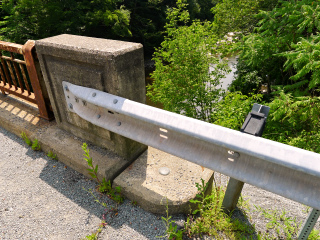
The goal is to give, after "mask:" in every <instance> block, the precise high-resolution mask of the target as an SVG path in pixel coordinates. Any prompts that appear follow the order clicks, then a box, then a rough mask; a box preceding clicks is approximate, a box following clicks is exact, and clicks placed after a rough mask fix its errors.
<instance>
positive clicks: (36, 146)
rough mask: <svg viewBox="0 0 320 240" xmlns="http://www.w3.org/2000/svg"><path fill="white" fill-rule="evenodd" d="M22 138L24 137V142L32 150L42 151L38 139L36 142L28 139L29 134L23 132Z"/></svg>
mask: <svg viewBox="0 0 320 240" xmlns="http://www.w3.org/2000/svg"><path fill="white" fill-rule="evenodd" d="M20 136H21V137H22V139H23V141H25V143H26V144H28V145H29V146H30V147H31V148H32V150H34V151H40V150H41V146H40V144H39V142H38V139H35V140H34V141H31V140H30V139H29V138H28V136H27V134H26V133H25V132H22V133H21V134H20Z"/></svg>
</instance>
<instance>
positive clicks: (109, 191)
mask: <svg viewBox="0 0 320 240" xmlns="http://www.w3.org/2000/svg"><path fill="white" fill-rule="evenodd" d="M82 150H83V151H84V154H83V155H84V160H86V162H87V163H88V166H89V168H88V169H87V170H88V172H89V175H90V176H91V177H92V178H93V179H96V180H97V182H98V183H99V184H98V187H97V190H98V191H99V192H100V193H103V194H106V195H107V196H108V197H109V198H110V199H112V200H113V201H114V202H115V203H116V204H115V206H108V204H107V203H105V202H102V201H100V200H99V198H98V197H96V195H95V194H94V192H93V190H92V189H89V190H86V189H84V190H85V191H87V192H88V193H89V194H90V195H91V196H92V197H93V198H94V201H95V202H97V203H99V204H100V205H101V206H103V207H104V208H105V211H106V213H104V214H103V215H102V221H101V223H100V225H99V228H98V229H97V230H96V231H95V232H93V233H92V234H90V235H88V236H86V237H85V239H88V240H96V239H98V237H99V234H100V233H101V231H102V229H103V228H104V227H105V226H106V225H107V223H106V221H105V220H106V215H107V214H108V213H110V214H111V216H112V217H114V216H117V215H118V205H119V204H121V203H123V201H124V197H123V196H122V195H121V187H115V188H114V189H113V188H112V186H111V181H110V180H109V181H106V179H105V178H103V179H102V181H101V180H100V179H99V177H98V165H96V166H94V165H93V163H92V157H91V156H90V152H89V148H88V145H87V144H86V143H83V145H82Z"/></svg>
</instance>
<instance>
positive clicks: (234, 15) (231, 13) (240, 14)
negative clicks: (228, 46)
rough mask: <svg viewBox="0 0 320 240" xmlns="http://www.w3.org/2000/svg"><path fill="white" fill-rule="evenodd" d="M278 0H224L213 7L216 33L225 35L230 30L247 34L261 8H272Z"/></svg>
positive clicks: (255, 21) (251, 28) (254, 24)
mask: <svg viewBox="0 0 320 240" xmlns="http://www.w3.org/2000/svg"><path fill="white" fill-rule="evenodd" d="M277 2H278V0H222V1H218V3H217V5H216V6H215V7H213V8H212V12H213V13H214V23H215V26H216V30H215V31H216V33H217V34H219V35H220V36H224V35H225V34H227V33H228V32H241V33H242V34H247V33H250V32H252V31H253V29H254V27H255V26H256V24H257V22H258V20H257V19H256V18H255V14H257V13H258V12H259V11H260V10H271V9H272V8H273V6H275V5H276V4H277Z"/></svg>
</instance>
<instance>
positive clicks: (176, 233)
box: [159, 198, 184, 240]
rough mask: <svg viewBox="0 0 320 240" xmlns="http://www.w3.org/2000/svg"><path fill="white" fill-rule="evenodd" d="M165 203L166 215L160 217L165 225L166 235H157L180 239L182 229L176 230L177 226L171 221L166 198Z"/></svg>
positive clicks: (175, 239)
mask: <svg viewBox="0 0 320 240" xmlns="http://www.w3.org/2000/svg"><path fill="white" fill-rule="evenodd" d="M166 200H167V204H166V214H167V216H166V217H161V219H162V221H163V223H164V225H165V227H166V236H159V238H164V237H167V238H168V239H174V240H182V237H183V232H184V230H178V229H177V228H178V226H177V225H175V221H172V220H171V218H172V216H169V207H168V199H167V198H166Z"/></svg>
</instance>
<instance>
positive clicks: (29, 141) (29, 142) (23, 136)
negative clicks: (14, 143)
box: [20, 132, 32, 147]
mask: <svg viewBox="0 0 320 240" xmlns="http://www.w3.org/2000/svg"><path fill="white" fill-rule="evenodd" d="M20 136H21V137H22V139H23V141H24V142H25V143H26V144H28V145H29V146H30V147H31V146H32V141H31V140H30V139H29V138H28V136H27V134H26V133H25V132H22V133H21V134H20Z"/></svg>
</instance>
